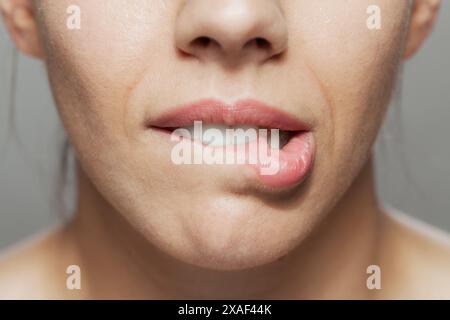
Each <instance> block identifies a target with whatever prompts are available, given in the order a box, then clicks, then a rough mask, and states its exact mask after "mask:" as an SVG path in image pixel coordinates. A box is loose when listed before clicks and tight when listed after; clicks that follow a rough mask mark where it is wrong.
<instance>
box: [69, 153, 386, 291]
mask: <svg viewBox="0 0 450 320" xmlns="http://www.w3.org/2000/svg"><path fill="white" fill-rule="evenodd" d="M379 212H380V210H379V207H378V204H377V201H376V197H375V190H374V178H373V167H372V161H369V162H368V163H367V165H366V166H365V167H364V168H363V170H362V171H361V173H360V174H359V176H358V178H357V179H356V180H355V181H354V183H353V185H352V186H351V187H350V189H349V190H348V191H347V193H346V194H345V196H344V197H343V198H342V199H341V200H340V201H339V203H338V204H337V205H336V206H335V207H334V209H333V210H332V211H331V212H330V213H329V214H328V215H327V217H326V218H325V219H324V220H323V221H322V222H321V224H320V226H318V227H317V228H316V230H315V231H314V232H313V233H312V234H311V235H310V236H309V238H308V239H306V240H305V241H304V242H303V243H301V244H300V245H299V246H298V247H297V248H296V249H294V250H293V251H292V252H290V253H289V254H288V255H286V256H284V257H283V258H281V259H279V260H278V261H276V262H273V263H271V264H268V265H264V266H260V267H257V268H253V269H248V270H241V271H232V272H226V271H215V270H208V269H204V268H199V267H196V266H192V265H187V264H185V263H183V262H180V261H178V260H176V259H174V258H172V257H170V256H167V255H166V254H164V253H162V252H160V251H159V250H158V249H157V248H155V247H154V246H152V244H151V243H149V242H148V241H146V240H145V239H144V238H143V237H142V236H140V235H139V234H138V233H137V232H136V231H135V230H134V229H133V228H132V227H131V226H130V225H129V224H128V223H127V222H126V221H125V219H124V218H123V217H122V216H121V215H120V214H119V213H118V212H116V211H115V210H114V209H113V208H112V207H111V206H110V205H109V204H108V203H107V201H105V200H104V199H103V197H102V196H101V195H100V194H99V193H98V191H97V190H96V188H95V187H94V186H93V185H92V184H91V182H90V181H89V179H88V178H87V177H86V176H85V174H84V172H83V171H82V170H81V169H80V168H79V169H78V209H77V212H76V215H75V218H74V219H73V221H72V223H71V224H70V226H69V228H68V229H67V230H68V233H70V235H71V239H73V240H72V241H73V243H74V246H73V247H74V248H76V249H74V250H75V251H76V257H77V258H76V259H77V261H78V264H79V265H80V267H81V269H82V274H83V277H84V278H83V280H82V281H83V283H84V285H83V290H82V295H83V296H84V297H85V298H107V299H109V298H120V297H124V296H125V297H127V298H136V299H140V298H146V299H202V298H208V299H230V298H233V299H282V298H285V299H292V298H295V299H327V298H338V299H345V298H355V299H358V298H367V297H368V296H369V293H370V292H369V290H368V289H367V287H366V279H367V277H368V276H369V275H367V274H366V269H367V267H368V266H369V265H372V264H376V258H377V237H378V234H379V228H378V219H379V216H380V215H379ZM83 271H84V272H83Z"/></svg>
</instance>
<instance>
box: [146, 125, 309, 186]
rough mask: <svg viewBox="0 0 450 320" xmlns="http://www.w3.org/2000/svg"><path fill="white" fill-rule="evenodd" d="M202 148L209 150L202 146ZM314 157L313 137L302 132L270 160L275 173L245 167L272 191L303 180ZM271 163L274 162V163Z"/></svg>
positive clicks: (169, 133)
mask: <svg viewBox="0 0 450 320" xmlns="http://www.w3.org/2000/svg"><path fill="white" fill-rule="evenodd" d="M153 129H154V130H155V131H156V132H159V133H161V134H163V135H165V136H169V137H170V135H171V132H170V131H165V130H160V129H157V128H153ZM194 142H195V143H199V144H201V142H198V141H194ZM253 143H258V142H253ZM266 143H267V142H266ZM203 147H204V148H211V147H208V146H204V145H203ZM214 148H217V147H214ZM266 150H267V149H266ZM246 156H247V155H246ZM314 156H315V140H314V135H313V133H312V132H309V131H304V132H299V133H298V134H296V135H294V136H293V137H292V138H291V139H290V140H289V142H288V143H287V144H286V145H285V146H284V147H283V148H282V149H280V150H279V154H278V157H272V158H271V161H272V162H271V165H276V167H277V168H278V170H276V172H275V173H273V174H264V173H263V168H264V166H263V164H261V163H257V164H246V165H245V166H247V167H249V168H251V169H253V171H254V172H255V173H256V177H257V179H258V180H259V182H260V183H261V184H263V185H264V186H266V187H269V188H273V189H286V188H291V187H294V186H296V185H298V184H300V183H301V182H302V181H304V180H305V178H306V176H307V175H308V173H309V172H310V171H311V170H312V166H313V162H314ZM273 161H276V163H274V162H273Z"/></svg>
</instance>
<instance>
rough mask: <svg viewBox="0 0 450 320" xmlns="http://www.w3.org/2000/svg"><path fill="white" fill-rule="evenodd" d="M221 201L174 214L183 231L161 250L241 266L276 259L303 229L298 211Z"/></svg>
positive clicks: (203, 262) (191, 260) (197, 261)
mask: <svg viewBox="0 0 450 320" xmlns="http://www.w3.org/2000/svg"><path fill="white" fill-rule="evenodd" d="M231 202H233V201H232V200H231ZM220 204H221V203H220V202H218V203H216V206H215V208H214V209H213V208H211V207H210V208H208V209H206V210H205V209H204V210H202V211H199V210H194V211H192V212H189V213H187V214H186V215H185V216H183V217H179V219H180V221H179V223H180V225H182V228H181V230H183V232H181V233H180V234H178V236H177V238H175V239H172V242H171V246H170V248H169V246H163V247H165V248H166V249H167V250H164V251H166V253H168V254H169V255H170V256H172V257H174V258H176V259H178V260H181V261H183V262H186V263H188V264H191V265H195V266H198V267H202V268H208V269H214V270H222V271H233V270H243V269H249V268H255V267H258V266H263V265H266V264H270V263H273V262H275V261H277V260H278V259H280V258H281V257H283V256H284V255H286V254H287V253H289V252H290V251H291V250H292V249H293V248H294V247H295V246H296V245H298V243H299V242H300V240H301V237H302V235H304V232H302V230H304V229H305V228H302V225H303V224H305V221H302V218H301V217H302V215H297V214H295V215H294V214H292V215H290V214H286V213H284V214H283V213H282V212H279V211H277V210H273V209H270V208H263V207H261V206H256V205H255V206H249V205H248V203H247V204H246V205H243V203H242V202H239V201H234V203H233V204H232V205H231V204H230V203H229V202H228V203H227V204H228V209H227V210H225V209H223V208H224V207H225V206H223V205H222V206H221V205H220ZM230 206H231V208H230ZM238 207H240V208H238ZM219 208H221V209H219ZM186 217H189V218H188V219H187V218H186ZM160 240H163V239H161V238H160ZM165 240H167V243H169V240H168V239H165Z"/></svg>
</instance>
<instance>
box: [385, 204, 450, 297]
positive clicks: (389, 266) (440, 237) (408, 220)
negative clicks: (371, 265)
mask: <svg viewBox="0 0 450 320" xmlns="http://www.w3.org/2000/svg"><path fill="white" fill-rule="evenodd" d="M383 220H384V222H383V226H384V227H383V237H382V239H383V240H382V245H381V248H382V252H381V253H380V257H381V261H382V269H383V268H384V269H385V270H386V277H384V281H383V282H384V284H385V286H384V287H385V288H386V290H385V292H384V295H385V297H386V298H400V299H403V298H404V299H450V235H449V234H448V233H447V232H445V231H442V230H440V229H438V228H436V227H433V226H430V225H428V224H426V223H424V222H422V221H419V220H417V219H414V218H412V217H410V216H408V215H406V214H404V213H402V212H399V211H396V210H389V213H387V214H386V216H385V218H384V219H383Z"/></svg>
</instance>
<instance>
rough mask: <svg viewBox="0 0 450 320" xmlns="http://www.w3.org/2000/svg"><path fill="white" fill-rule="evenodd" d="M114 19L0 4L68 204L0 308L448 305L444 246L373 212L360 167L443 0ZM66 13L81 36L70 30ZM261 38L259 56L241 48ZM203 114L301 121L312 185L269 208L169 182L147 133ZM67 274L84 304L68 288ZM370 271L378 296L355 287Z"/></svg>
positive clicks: (203, 170)
mask: <svg viewBox="0 0 450 320" xmlns="http://www.w3.org/2000/svg"><path fill="white" fill-rule="evenodd" d="M126 2H127V1H125V0H109V1H108V3H107V4H105V3H104V2H101V1H88V0H78V1H73V0H71V1H67V0H60V1H50V0H41V1H39V5H38V4H37V3H34V2H33V1H27V0H6V1H5V0H4V1H2V2H1V10H2V13H3V16H4V20H5V22H6V25H7V27H8V30H9V32H10V34H11V37H12V39H13V41H14V42H15V44H16V46H17V47H18V48H19V49H20V50H21V51H22V52H24V53H26V54H28V55H32V56H35V57H37V58H39V59H42V60H43V61H44V62H45V65H46V67H47V70H48V75H49V81H50V84H51V88H52V91H53V94H54V98H55V101H56V105H57V109H58V112H59V114H60V117H61V120H62V122H63V124H64V126H65V128H66V130H67V133H68V136H69V138H70V141H71V143H72V145H73V147H74V149H75V151H76V155H77V174H78V201H77V210H76V214H75V218H74V219H73V220H72V221H71V222H70V223H68V224H67V225H64V226H62V227H58V228H56V229H55V230H53V231H51V232H49V233H46V234H45V235H42V236H41V237H39V238H37V239H34V240H32V241H30V242H29V243H27V244H26V245H25V247H24V248H23V247H22V248H20V249H15V250H12V251H11V252H10V253H8V254H6V255H5V258H4V259H3V260H2V262H1V263H0V283H2V286H0V297H7V298H9V297H19V298H21V297H27V298H76V299H78V298H81V299H82V298H138V299H139V298H167V299H170V298H182V299H183V298H210V299H214V298H293V299H313V298H322V299H325V298H342V299H345V298H351V299H363V298H372V299H378V298H450V288H449V287H448V286H446V285H445V283H450V273H449V271H448V270H450V269H449V268H450V249H449V248H450V246H449V243H450V242H449V240H448V238H447V236H446V235H442V236H439V237H438V236H437V235H440V234H441V233H440V232H439V231H436V230H434V229H430V227H427V226H424V225H423V224H420V223H418V222H415V221H412V220H411V219H409V218H406V217H405V216H404V215H403V214H400V213H395V212H387V210H385V209H384V208H383V207H382V206H381V205H380V204H379V202H378V200H377V197H376V193H375V190H374V189H375V188H374V173H373V165H372V151H371V150H372V146H373V143H374V141H375V139H376V136H377V133H378V131H379V128H380V126H381V124H382V122H383V118H384V115H385V113H386V110H387V107H388V104H389V101H390V98H391V93H392V90H393V87H394V84H395V82H396V79H397V73H398V70H399V66H400V64H401V63H402V61H403V60H404V59H406V58H409V57H411V56H412V55H413V54H414V53H415V52H416V51H417V50H418V49H419V47H420V46H421V44H422V43H423V42H424V41H425V39H426V38H427V36H428V34H429V33H430V31H431V29H432V26H433V24H434V21H435V19H436V16H437V12H438V8H439V4H440V1H436V0H434V1H433V0H417V1H415V2H408V1H390V0H377V1H373V0H371V1H368V0H349V1H345V3H344V1H336V0H327V1H320V3H319V2H318V1H306V0H305V1H303V0H302V1H297V0H296V1H291V0H239V1H238V0H230V1H210V0H191V1H182V0H176V1H175V0H174V1H170V2H168V1H158V0H135V1H133V3H132V4H130V3H129V1H128V3H126ZM71 4H78V5H79V6H80V7H81V9H82V17H85V19H84V20H82V28H81V30H78V31H72V30H68V29H67V28H66V27H65V26H66V18H67V14H66V8H67V7H68V6H69V5H71ZM372 4H377V5H378V6H380V8H381V10H382V19H383V20H382V21H383V26H382V29H381V30H378V31H374V30H369V29H368V28H366V25H365V23H366V19H367V17H368V15H367V14H366V9H367V7H368V6H369V5H372ZM201 36H207V37H209V38H210V39H213V40H214V41H213V42H212V44H211V45H210V46H199V45H198V43H196V42H193V40H195V39H197V38H198V37H201ZM257 37H260V38H264V39H265V40H266V41H267V42H268V43H270V45H271V50H265V49H264V48H260V47H257V46H254V45H246V44H247V43H249V41H251V40H252V39H255V38H257ZM281 84H282V85H281ZM169 88H170V89H169ZM211 97H213V98H220V99H223V100H224V101H226V102H233V101H235V100H237V99H241V98H249V97H251V98H257V99H259V100H262V101H265V102H266V103H269V104H272V105H276V106H278V107H279V108H280V109H282V110H284V111H286V112H289V113H291V114H293V115H296V116H298V117H300V118H301V119H303V120H304V121H306V122H308V123H309V124H310V125H311V127H312V131H313V133H314V137H315V140H316V147H317V152H316V159H315V163H314V168H313V170H312V172H311V174H310V175H309V177H308V179H307V180H306V181H305V182H304V183H302V184H301V185H299V186H297V187H295V188H291V189H289V190H282V191H280V190H272V189H268V188H263V187H261V185H260V183H259V182H258V181H257V180H256V179H254V177H252V176H251V175H250V174H249V173H248V172H247V171H246V169H244V168H242V167H238V166H215V167H211V166H175V165H173V164H172V163H171V162H170V161H169V158H168V155H170V145H169V144H167V143H166V142H165V141H162V139H161V137H160V136H159V135H157V134H155V133H154V132H152V131H151V130H148V129H147V128H145V127H144V126H143V122H144V121H145V120H146V119H148V118H154V117H157V116H158V115H160V114H162V113H163V112H164V111H165V110H167V109H168V108H170V107H173V106H176V105H179V104H184V103H187V102H190V101H194V100H198V99H201V98H211ZM71 264H77V265H79V266H80V267H81V270H82V277H83V278H82V290H74V291H71V290H67V289H66V288H65V283H66V277H67V274H66V273H65V270H66V268H67V266H68V265H71ZM373 264H375V265H379V266H380V267H381V270H382V289H381V290H368V289H367V287H366V279H367V277H368V275H367V273H366V269H367V267H368V266H369V265H373Z"/></svg>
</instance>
